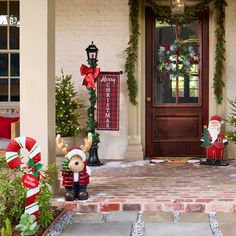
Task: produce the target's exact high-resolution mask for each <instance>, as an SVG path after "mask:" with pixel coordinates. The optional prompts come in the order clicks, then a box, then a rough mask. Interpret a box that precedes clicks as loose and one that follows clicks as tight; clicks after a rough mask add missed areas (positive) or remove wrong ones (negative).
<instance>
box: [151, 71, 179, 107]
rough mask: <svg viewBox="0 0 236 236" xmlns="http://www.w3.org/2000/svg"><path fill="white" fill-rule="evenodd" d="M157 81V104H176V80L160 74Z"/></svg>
mask: <svg viewBox="0 0 236 236" xmlns="http://www.w3.org/2000/svg"><path fill="white" fill-rule="evenodd" d="M155 81H156V84H155V104H166V103H176V80H175V79H171V78H170V77H169V75H168V74H160V75H159V76H158V77H156V80H155Z"/></svg>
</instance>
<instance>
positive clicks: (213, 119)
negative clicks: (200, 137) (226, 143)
mask: <svg viewBox="0 0 236 236" xmlns="http://www.w3.org/2000/svg"><path fill="white" fill-rule="evenodd" d="M211 121H218V122H219V123H220V124H222V123H223V122H222V119H221V117H220V116H217V115H215V116H212V117H211V119H210V122H211Z"/></svg>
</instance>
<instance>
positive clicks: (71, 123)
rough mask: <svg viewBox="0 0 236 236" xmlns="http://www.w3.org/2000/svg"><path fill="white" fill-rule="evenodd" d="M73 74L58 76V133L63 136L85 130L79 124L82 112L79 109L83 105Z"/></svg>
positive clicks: (75, 134) (77, 133) (76, 134)
mask: <svg viewBox="0 0 236 236" xmlns="http://www.w3.org/2000/svg"><path fill="white" fill-rule="evenodd" d="M71 79H72V75H65V74H64V72H63V70H61V76H60V77H56V133H57V134H60V135H61V136H63V137H69V136H78V135H80V134H81V133H82V132H83V128H82V127H81V126H80V124H79V119H80V117H81V114H80V113H79V111H78V109H79V108H82V107H83V105H82V103H81V102H80V100H79V99H78V98H76V97H77V92H75V88H74V84H73V83H72V82H71Z"/></svg>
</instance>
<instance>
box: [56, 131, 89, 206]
mask: <svg viewBox="0 0 236 236" xmlns="http://www.w3.org/2000/svg"><path fill="white" fill-rule="evenodd" d="M56 143H57V146H58V148H60V149H61V150H62V151H63V153H64V155H65V158H64V159H63V161H62V167H61V171H62V177H63V182H62V185H63V186H64V187H65V190H66V194H65V200H66V201H74V200H76V199H79V200H87V199H88V197H89V194H88V192H87V191H86V190H87V185H88V184H89V176H90V174H91V170H90V168H89V167H88V166H87V165H86V164H87V161H86V155H85V153H86V152H88V151H89V150H90V148H91V145H92V134H91V133H89V134H88V138H86V139H85V140H84V143H85V144H84V145H81V146H80V148H72V149H71V150H70V151H68V145H67V144H65V143H64V141H63V140H62V139H61V136H60V135H59V134H58V135H57V137H56Z"/></svg>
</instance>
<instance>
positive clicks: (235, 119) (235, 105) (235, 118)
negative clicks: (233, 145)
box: [225, 98, 236, 142]
mask: <svg viewBox="0 0 236 236" xmlns="http://www.w3.org/2000/svg"><path fill="white" fill-rule="evenodd" d="M228 101H229V104H230V107H231V110H232V111H231V113H230V115H229V116H228V117H227V119H226V120H225V121H226V122H227V123H228V124H230V125H231V126H232V127H234V128H235V130H233V131H229V132H227V134H226V137H227V138H228V139H229V140H231V141H233V142H236V98H235V99H234V100H230V99H228Z"/></svg>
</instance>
